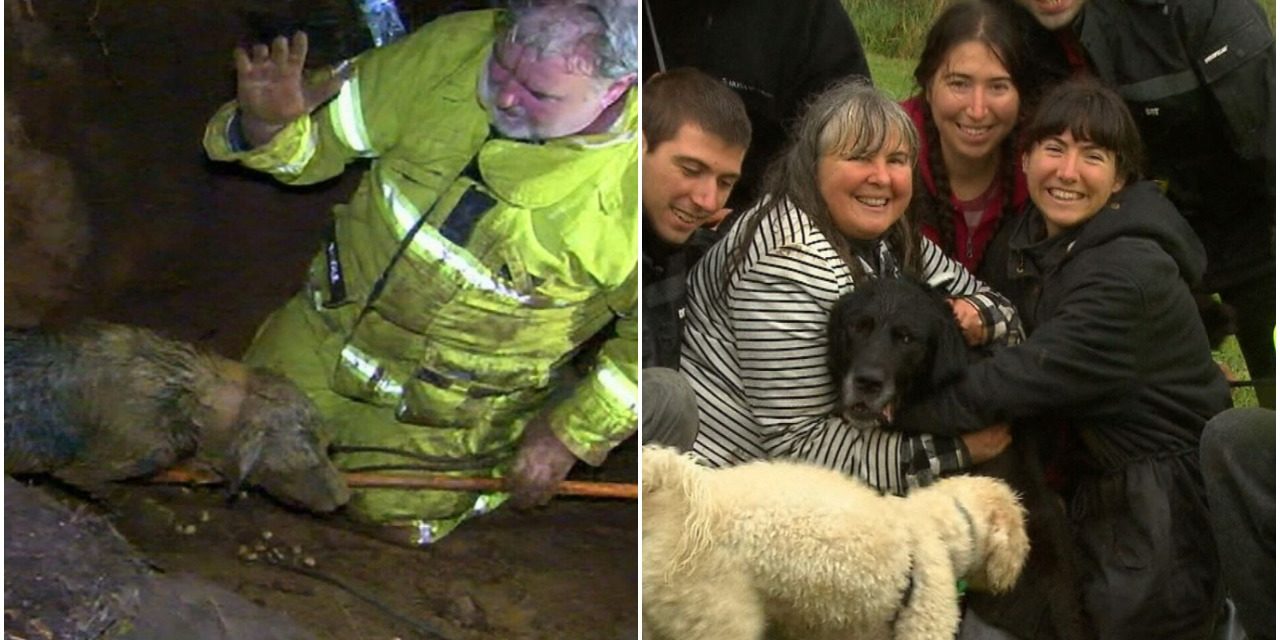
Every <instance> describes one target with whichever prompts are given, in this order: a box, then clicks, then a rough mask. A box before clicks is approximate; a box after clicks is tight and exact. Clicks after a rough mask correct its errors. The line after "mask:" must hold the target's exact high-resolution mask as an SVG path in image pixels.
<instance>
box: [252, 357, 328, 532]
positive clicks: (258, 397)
mask: <svg viewBox="0 0 1280 640" xmlns="http://www.w3.org/2000/svg"><path fill="white" fill-rule="evenodd" d="M236 429H237V433H236V435H235V439H234V442H233V445H232V448H233V454H234V455H233V456H232V458H233V464H234V465H235V469H234V471H233V473H234V482H233V483H232V484H233V485H238V484H241V483H244V484H248V485H251V486H256V487H261V488H262V489H264V490H265V491H266V492H267V493H269V494H270V495H271V496H272V497H274V498H276V499H278V500H280V501H282V502H284V503H286V504H289V505H291V506H294V507H300V508H303V509H307V510H310V511H319V512H327V511H333V510H334V509H337V508H338V507H341V506H342V505H344V504H346V503H347V501H348V500H349V499H350V498H351V491H350V490H349V489H348V488H347V484H346V482H345V481H344V480H343V478H342V474H341V473H340V472H339V471H338V469H337V467H335V466H334V465H333V462H332V461H330V460H329V457H328V455H326V453H325V451H326V448H327V446H328V435H329V432H328V430H327V429H326V428H325V426H324V421H323V418H321V416H320V413H319V411H318V410H317V409H316V407H315V404H313V403H312V402H311V400H310V398H308V397H307V396H306V395H305V394H303V393H302V391H301V390H299V389H298V388H297V387H296V386H295V385H294V384H293V383H292V382H290V381H289V380H287V379H285V378H283V377H281V376H279V375H276V374H274V373H270V372H266V371H263V370H261V369H255V370H254V371H253V373H252V375H251V376H250V379H249V384H248V390H247V393H246V394H245V399H244V403H243V404H242V405H241V407H240V414H239V419H238V421H237V424H236Z"/></svg>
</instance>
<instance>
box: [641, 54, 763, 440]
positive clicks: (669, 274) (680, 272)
mask: <svg viewBox="0 0 1280 640" xmlns="http://www.w3.org/2000/svg"><path fill="white" fill-rule="evenodd" d="M643 92H644V123H643V125H642V126H643V147H644V155H643V160H642V162H643V166H644V180H643V187H642V189H641V201H642V205H643V206H644V218H643V220H642V225H643V230H644V231H643V241H644V250H643V257H644V269H643V271H642V282H643V286H644V331H643V332H642V333H643V356H642V362H643V365H644V371H643V374H642V375H643V379H642V389H643V393H644V398H645V402H644V415H643V420H642V424H643V440H644V441H645V442H661V443H663V444H669V445H672V446H676V447H680V448H683V449H688V448H689V447H690V446H692V444H693V436H694V434H695V433H696V432H697V424H698V416H697V408H696V404H695V402H694V400H693V392H692V391H691V390H690V389H689V385H688V383H687V382H685V380H684V378H683V377H682V376H681V375H680V374H679V373H678V372H677V371H676V370H677V369H678V368H679V366H680V331H681V326H680V323H681V321H680V318H681V315H682V314H683V312H684V301H685V294H684V280H685V273H686V272H687V270H688V268H689V267H690V266H692V264H693V262H694V261H696V260H697V258H698V256H699V255H700V254H701V252H702V250H704V249H705V248H706V247H707V246H708V245H709V244H710V243H711V240H712V233H711V232H710V231H709V230H708V229H707V227H709V226H714V225H715V224H716V223H718V222H719V221H720V220H721V219H723V218H724V216H725V214H727V213H728V210H727V209H725V208H724V206H725V202H726V201H727V200H728V198H729V194H730V192H731V191H732V190H733V186H734V183H736V182H737V180H738V176H739V174H740V173H741V171H742V160H743V157H744V156H745V155H746V152H747V147H748V146H749V145H750V142H751V122H750V120H748V119H747V113H746V110H745V109H744V107H743V104H742V100H741V99H740V98H739V97H738V95H737V94H736V93H734V92H733V90H731V89H729V88H728V87H726V86H725V85H723V84H721V83H720V82H719V81H717V80H716V79H714V78H712V77H711V76H708V75H707V74H705V73H703V72H701V71H698V70H696V69H692V68H682V69H675V70H672V71H668V72H666V73H663V74H660V75H657V76H654V77H653V78H651V79H649V80H648V81H647V82H645V84H644V89H643Z"/></svg>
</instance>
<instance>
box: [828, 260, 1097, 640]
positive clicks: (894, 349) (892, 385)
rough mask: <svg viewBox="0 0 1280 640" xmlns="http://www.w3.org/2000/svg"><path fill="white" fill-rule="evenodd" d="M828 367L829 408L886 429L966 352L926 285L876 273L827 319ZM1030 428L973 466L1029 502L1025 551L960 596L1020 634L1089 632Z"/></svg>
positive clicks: (1067, 637) (953, 376) (955, 370)
mask: <svg viewBox="0 0 1280 640" xmlns="http://www.w3.org/2000/svg"><path fill="white" fill-rule="evenodd" d="M827 335H828V341H829V342H828V344H829V349H830V350H829V352H828V360H827V362H828V366H829V368H830V370H831V377H832V380H834V381H835V382H836V385H837V387H838V388H839V391H840V403H839V405H838V409H837V410H838V412H840V413H842V414H844V415H845V416H846V417H847V418H848V419H849V420H851V421H852V422H853V423H854V424H855V425H857V426H859V427H862V426H886V427H888V428H892V420H891V418H892V416H893V414H894V411H895V410H896V409H897V408H898V407H900V406H904V405H907V404H910V403H911V402H913V401H915V400H916V399H918V398H922V397H924V396H925V395H927V394H928V393H929V392H930V391H932V390H933V389H936V388H938V387H940V386H942V385H945V384H948V383H950V382H952V381H955V380H958V379H959V378H960V377H961V376H963V375H964V371H965V367H966V366H967V364H968V361H969V359H970V353H969V350H968V349H967V348H966V346H965V343H964V338H963V336H962V335H961V333H960V329H959V327H958V326H957V325H956V322H955V318H954V316H953V314H952V311H951V307H950V305H949V304H948V303H947V301H946V299H945V298H944V297H943V295H942V294H941V293H939V292H937V291H935V290H933V289H931V288H929V287H928V286H927V285H924V284H922V283H919V282H914V281H908V280H895V279H888V278H881V279H877V280H873V281H869V282H865V283H862V284H860V285H859V286H858V288H857V289H856V290H854V291H853V292H851V293H849V294H846V295H844V296H842V297H841V298H840V299H839V300H838V301H836V304H835V306H834V307H833V308H832V310H831V316H830V320H829V323H828V334H827ZM1038 442H1039V434H1038V433H1037V431H1036V430H1035V429H1033V428H1018V427H1017V425H1015V429H1014V440H1013V445H1012V446H1010V447H1009V448H1008V449H1007V450H1005V452H1004V453H1002V454H1001V455H999V456H997V457H996V458H994V459H992V460H990V461H988V462H985V463H983V464H981V465H977V466H976V467H974V469H973V471H974V472H975V473H981V474H984V475H990V476H994V477H997V478H1000V479H1002V480H1005V481H1006V482H1008V483H1009V484H1010V486H1012V487H1013V488H1014V489H1015V490H1016V491H1017V492H1018V493H1019V495H1020V497H1021V498H1022V501H1023V504H1024V506H1026V508H1027V511H1028V518H1027V523H1028V527H1027V533H1028V535H1029V536H1030V538H1031V555H1030V556H1029V557H1028V558H1027V565H1026V569H1025V570H1024V571H1023V572H1022V575H1021V577H1020V578H1019V579H1018V582H1017V584H1015V585H1014V588H1013V590H1012V591H1011V592H1009V593H1006V594H1003V595H1000V596H993V595H989V594H978V593H973V594H970V595H969V597H968V603H969V606H971V607H973V608H974V609H975V610H976V611H977V612H978V614H979V615H981V616H982V617H983V619H984V620H986V621H988V622H990V623H992V624H996V625H997V626H1000V627H1002V628H1005V629H1008V630H1010V631H1013V632H1015V633H1016V634H1017V635H1018V636H1019V637H1024V638H1036V639H1040V638H1045V639H1055V640H1075V639H1076V638H1082V639H1083V638H1089V637H1093V634H1091V633H1090V631H1089V624H1088V620H1087V619H1086V617H1085V615H1084V612H1083V609H1082V608H1081V606H1080V600H1079V590H1078V589H1077V588H1076V581H1075V575H1076V571H1075V568H1074V566H1073V560H1072V558H1073V550H1072V543H1071V539H1070V533H1069V531H1070V529H1069V526H1068V523H1067V520H1066V515H1065V513H1064V509H1063V507H1062V502H1061V499H1060V498H1059V497H1058V495H1057V494H1056V493H1055V492H1054V491H1053V490H1052V489H1051V488H1049V486H1048V485H1047V484H1046V482H1045V478H1044V469H1043V465H1042V463H1041V458H1040V455H1039V453H1040V452H1039V444H1038Z"/></svg>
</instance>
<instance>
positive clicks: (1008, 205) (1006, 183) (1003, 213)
mask: <svg viewBox="0 0 1280 640" xmlns="http://www.w3.org/2000/svg"><path fill="white" fill-rule="evenodd" d="M1017 138H1018V131H1017V128H1016V127H1015V129H1014V130H1013V131H1010V132H1009V135H1008V136H1007V137H1006V138H1005V139H1004V142H1003V143H1002V144H1001V145H1000V175H999V176H997V179H998V180H1000V198H1001V201H1000V217H999V218H996V226H995V227H994V228H992V229H991V237H992V238H995V237H996V236H997V235H999V234H1000V229H1001V228H1003V227H1004V225H1005V223H1006V222H1008V221H1009V219H1010V218H1012V217H1013V216H1015V215H1017V213H1018V212H1017V211H1015V210H1014V207H1015V205H1014V202H1013V195H1014V191H1015V190H1016V189H1017V179H1018V172H1017V171H1016V170H1015V169H1014V167H1015V166H1016V165H1015V164H1014V162H1016V161H1017V160H1016V158H1017V156H1016V155H1015V154H1016V153H1017V151H1016V148H1017V147H1016V144H1015V143H1014V140H1016V139H1017Z"/></svg>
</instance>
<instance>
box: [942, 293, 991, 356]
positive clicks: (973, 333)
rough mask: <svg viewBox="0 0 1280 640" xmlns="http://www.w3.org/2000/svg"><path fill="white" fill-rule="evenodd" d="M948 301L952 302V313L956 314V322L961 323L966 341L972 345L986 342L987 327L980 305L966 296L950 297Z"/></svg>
mask: <svg viewBox="0 0 1280 640" xmlns="http://www.w3.org/2000/svg"><path fill="white" fill-rule="evenodd" d="M947 302H949V303H951V313H953V314H955V317H956V324H958V325H960V332H961V333H963V334H964V341H965V343H966V344H968V345H969V346H971V347H976V346H978V345H980V344H983V343H985V342H986V341H987V327H986V325H984V324H983V323H982V314H981V313H978V307H977V306H975V305H974V304H973V303H972V302H970V301H968V300H966V299H964V298H948V299H947Z"/></svg>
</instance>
